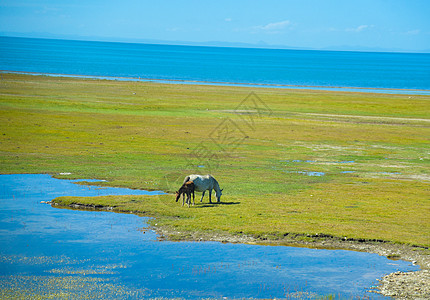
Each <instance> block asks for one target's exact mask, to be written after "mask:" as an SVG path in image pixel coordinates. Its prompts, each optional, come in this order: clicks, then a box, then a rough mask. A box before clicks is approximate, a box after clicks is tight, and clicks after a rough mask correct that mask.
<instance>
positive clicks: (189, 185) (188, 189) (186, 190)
mask: <svg viewBox="0 0 430 300" xmlns="http://www.w3.org/2000/svg"><path fill="white" fill-rule="evenodd" d="M194 188H195V186H194V182H192V181H187V182H185V183H184V184H183V185H182V186H181V188H180V189H179V191H176V202H178V200H179V198H180V197H181V195H182V206H184V203H185V194H186V195H187V204H188V207H190V203H191V194H193V205H195V204H196V203H195V202H194Z"/></svg>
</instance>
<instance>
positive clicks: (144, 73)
mask: <svg viewBox="0 0 430 300" xmlns="http://www.w3.org/2000/svg"><path fill="white" fill-rule="evenodd" d="M0 70H9V71H21V72H36V73H53V74H74V75H87V76H99V77H103V76H108V77H127V78H129V77H131V78H141V79H157V80H160V81H167V82H168V81H171V80H185V81H199V82H211V83H224V84H226V83H244V84H251V85H259V84H263V85H296V86H303V85H304V86H321V87H363V88H377V89H381V88H386V89H419V90H430V54H417V53H366V52H339V51H305V50H274V49H245V48H220V47H196V46H172V45H149V44H127V43H107V42H88V41H67V40H49V39H29V38H10V37H0Z"/></svg>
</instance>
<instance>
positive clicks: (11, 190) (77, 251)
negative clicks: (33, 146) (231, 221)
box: [0, 175, 418, 299]
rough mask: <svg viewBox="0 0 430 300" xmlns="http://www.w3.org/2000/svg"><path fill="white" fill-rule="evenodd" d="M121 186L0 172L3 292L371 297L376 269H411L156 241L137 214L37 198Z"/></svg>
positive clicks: (319, 253) (381, 261)
mask: <svg viewBox="0 0 430 300" xmlns="http://www.w3.org/2000/svg"><path fill="white" fill-rule="evenodd" d="M124 193H126V194H134V193H136V194H141V193H144V192H142V191H134V190H126V189H113V188H109V189H99V188H97V187H89V186H82V185H77V184H73V182H72V181H69V180H58V179H54V178H52V177H50V176H49V175H0V196H1V197H0V205H1V210H0V287H1V290H2V291H3V296H5V295H7V294H5V293H4V292H5V291H7V289H11V290H13V291H14V293H15V295H16V294H17V293H19V292H24V294H25V295H27V296H28V294H42V295H45V296H49V295H51V296H52V295H55V297H56V298H58V297H60V295H64V294H65V293H66V294H68V295H69V296H70V297H69V298H70V299H74V298H82V297H89V298H95V297H96V296H97V297H99V298H102V299H108V298H112V299H139V298H150V297H167V298H169V297H170V298H171V297H182V298H186V299H200V298H207V297H211V298H222V297H228V298H242V297H244V298H250V297H254V298H270V297H278V298H280V297H298V298H300V299H306V298H310V299H313V298H315V297H318V296H321V295H329V294H331V295H335V296H336V298H337V297H340V298H344V297H347V298H349V297H352V296H354V297H370V298H372V299H379V298H382V297H381V296H379V295H376V294H370V293H367V292H366V290H367V289H369V288H370V287H371V286H372V285H375V284H376V283H377V282H376V279H377V278H380V277H382V276H383V275H385V274H387V273H391V272H394V271H397V270H402V271H410V270H417V269H418V267H416V266H412V265H411V264H410V263H407V262H404V261H390V260H388V259H386V258H384V257H381V256H378V255H376V254H369V253H360V252H352V251H343V250H315V249H305V248H294V247H271V246H255V245H242V244H222V243H215V242H200V243H197V242H180V243H173V242H159V241H157V240H156V235H155V233H154V232H152V231H149V230H147V231H145V230H144V227H145V222H146V220H147V219H146V218H143V217H138V216H135V215H128V214H116V213H112V212H94V211H75V210H68V209H56V208H52V207H51V206H50V205H47V204H42V203H40V202H41V201H49V200H52V199H53V198H55V197H58V196H63V195H74V196H84V195H85V196H95V195H106V194H124ZM154 197H157V196H156V195H154ZM172 205H176V204H175V203H174V201H173V198H172ZM178 209H187V208H181V207H180V206H178ZM82 287H84V288H82ZM0 293H1V291H0ZM0 295H2V294H0ZM6 298H7V297H6ZM23 298H26V297H23Z"/></svg>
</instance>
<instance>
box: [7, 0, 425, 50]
mask: <svg viewBox="0 0 430 300" xmlns="http://www.w3.org/2000/svg"><path fill="white" fill-rule="evenodd" d="M429 16H430V1H428V0H408V1H407V0H402V1H401V0H360V1H354V0H351V1H345V0H326V1H316V0H302V1H298V0H284V1H274V0H265V1H245V0H238V1H231V0H230V1H225V0H220V1H204V0H201V1H197V0H195V1H191V0H183V1H174V0H165V1H146V0H122V1H120V2H119V1H112V0H87V1H80V0H79V1H78V0H68V1H59V0H39V1H35V0H0V35H8V36H25V37H48V38H49V37H52V38H65V39H67V38H70V39H85V40H103V41H130V42H138V41H141V42H144V41H145V40H157V41H166V42H169V43H171V44H175V43H183V42H190V43H193V44H205V43H207V42H218V43H217V44H219V45H223V44H224V45H230V46H231V45H232V44H240V43H244V44H250V45H256V46H267V47H275V48H276V47H277V46H282V47H291V48H311V49H333V50H342V49H343V50H378V49H379V50H381V51H413V52H430V17H429Z"/></svg>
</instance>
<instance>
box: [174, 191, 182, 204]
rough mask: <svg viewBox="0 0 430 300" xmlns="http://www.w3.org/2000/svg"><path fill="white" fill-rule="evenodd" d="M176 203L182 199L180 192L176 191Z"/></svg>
mask: <svg viewBox="0 0 430 300" xmlns="http://www.w3.org/2000/svg"><path fill="white" fill-rule="evenodd" d="M175 193H176V202H178V200H179V198H181V194H180V193H179V191H176V192H175Z"/></svg>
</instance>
